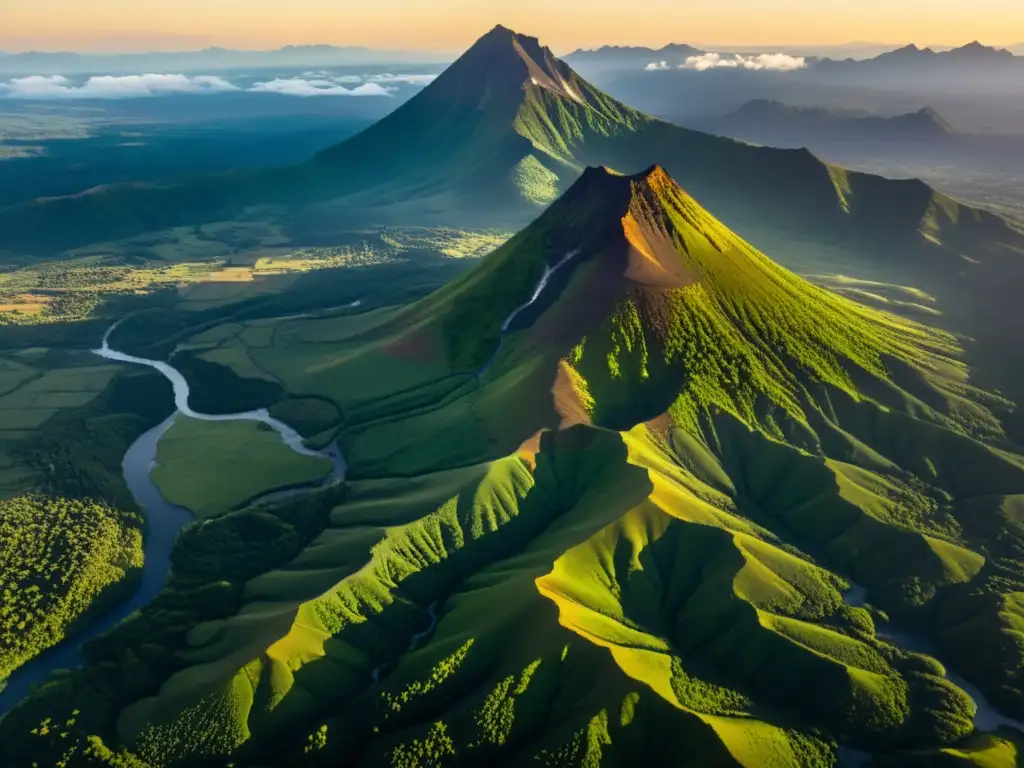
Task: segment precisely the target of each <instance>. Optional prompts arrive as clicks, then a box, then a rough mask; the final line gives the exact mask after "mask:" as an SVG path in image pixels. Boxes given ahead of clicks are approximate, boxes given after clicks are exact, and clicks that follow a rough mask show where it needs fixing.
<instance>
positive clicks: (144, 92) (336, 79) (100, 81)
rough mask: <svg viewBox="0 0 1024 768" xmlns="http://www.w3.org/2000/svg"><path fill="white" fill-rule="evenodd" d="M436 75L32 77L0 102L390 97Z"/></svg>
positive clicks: (16, 83) (2, 90)
mask: <svg viewBox="0 0 1024 768" xmlns="http://www.w3.org/2000/svg"><path fill="white" fill-rule="evenodd" d="M435 77H436V75H419V74H407V75H394V74H390V73H377V74H371V75H363V76H360V75H337V76H335V75H331V74H330V73H328V72H326V71H322V70H318V71H311V72H305V73H303V76H302V77H284V78H275V79H273V80H266V81H261V82H256V83H251V84H246V83H245V82H244V81H243V82H242V85H237V84H236V83H232V82H230V81H229V80H227V79H225V78H223V77H217V76H214V75H196V76H188V75H157V74H149V75H120V76H115V75H99V76H95V77H90V78H89V79H88V80H85V81H84V82H83V81H81V80H79V81H77V82H76V81H73V80H71V79H69V78H67V77H63V76H61V75H33V76H31V77H18V78H13V79H11V80H8V81H7V82H0V99H3V98H8V99H34V100H50V101H52V100H58V99H139V98H149V97H154V96H167V95H172V94H216V93H228V92H250V93H277V94H281V95H284V96H302V97H306V96H391V95H392V92H393V91H396V90H397V89H398V87H399V86H402V85H411V86H425V85H428V84H429V83H430V82H431V81H433V80H434V78H435Z"/></svg>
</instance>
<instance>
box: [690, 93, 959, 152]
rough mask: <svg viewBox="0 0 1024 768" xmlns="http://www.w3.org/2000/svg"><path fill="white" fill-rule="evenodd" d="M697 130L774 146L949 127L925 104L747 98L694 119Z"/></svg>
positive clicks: (906, 135)
mask: <svg viewBox="0 0 1024 768" xmlns="http://www.w3.org/2000/svg"><path fill="white" fill-rule="evenodd" d="M693 127H698V128H700V129H701V130H706V131H709V132H711V133H717V134H719V135H722V136H731V137H733V138H737V139H744V140H747V141H756V142H758V143H762V144H772V145H778V146H792V145H793V144H794V142H799V143H800V144H801V145H802V146H813V145H814V144H815V143H817V142H822V141H869V140H872V139H877V140H886V141H901V140H902V141H927V140H934V139H943V138H947V137H949V136H950V135H951V134H953V133H955V131H954V129H953V127H952V126H951V125H950V124H949V123H948V122H947V121H946V120H945V119H944V118H943V117H942V116H941V115H939V113H938V112H936V111H935V110H934V109H932V108H931V107H925V108H923V109H920V110H918V111H917V112H911V113H909V114H905V115H897V116H895V117H879V116H877V115H869V114H864V113H862V112H853V111H843V110H832V109H825V108H822V107H795V106H791V105H789V104H784V103H782V102H780V101H774V100H769V99H753V100H751V101H748V102H747V103H746V104H744V105H743V106H741V107H740V108H739V109H737V110H736V111H734V112H730V113H729V114H727V115H724V116H722V117H718V118H713V119H710V120H708V121H706V122H701V123H699V124H695V125H694V126H693Z"/></svg>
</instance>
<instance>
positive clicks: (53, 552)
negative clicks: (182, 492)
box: [0, 493, 143, 680]
mask: <svg viewBox="0 0 1024 768" xmlns="http://www.w3.org/2000/svg"><path fill="white" fill-rule="evenodd" d="M142 561H143V551H142V519H141V517H140V516H139V515H138V514H137V513H134V512H125V511H122V510H119V509H117V508H115V507H113V506H110V505H109V504H106V503H104V502H102V501H97V500H81V499H73V498H66V497H54V496H45V495H42V494H38V493H30V494H25V495H22V496H18V497H16V498H13V499H6V500H3V501H0V597H2V600H0V680H2V679H4V678H6V677H8V676H9V675H10V674H11V673H12V672H13V671H14V670H15V669H16V668H17V667H19V666H20V665H21V664H23V663H24V662H25V661H27V660H28V659H31V658H33V657H35V656H36V655H38V654H40V653H42V652H43V651H44V650H46V649H47V648H49V647H50V646H53V645H56V644H57V643H59V642H60V641H61V640H62V639H63V638H64V636H65V635H66V634H67V633H68V631H69V630H70V629H71V628H72V627H73V625H74V624H75V623H76V622H78V621H80V620H81V619H82V618H83V617H84V616H85V615H86V613H87V612H89V611H90V610H97V611H98V610H102V608H103V607H104V605H105V604H106V602H107V601H106V600H101V601H99V602H98V601H97V599H98V598H101V597H103V596H108V595H107V593H108V591H109V590H110V589H111V588H114V587H115V586H116V585H118V584H119V583H120V582H121V581H122V580H124V579H125V578H126V577H128V576H130V575H137V574H138V572H139V569H141V568H142ZM129 586H130V585H129ZM115 591H116V592H117V593H118V595H120V590H115ZM108 597H109V596H108Z"/></svg>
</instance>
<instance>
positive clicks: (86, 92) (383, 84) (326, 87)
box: [0, 0, 436, 100]
mask: <svg viewBox="0 0 1024 768" xmlns="http://www.w3.org/2000/svg"><path fill="white" fill-rule="evenodd" d="M2 1H3V0H0V2H2ZM435 77H436V76H435V75H417V74H411V75H393V74H390V73H381V74H375V75H366V76H359V75H336V76H335V75H331V74H330V73H328V72H325V71H322V70H316V71H310V72H308V73H306V76H304V77H289V78H276V79H274V80H267V81H262V82H257V83H255V84H253V85H251V86H249V87H247V88H245V89H244V90H246V91H253V92H256V93H280V94H284V95H287V96H390V95H391V92H392V91H394V90H395V86H397V85H399V84H408V85H427V84H428V83H430V82H431V81H432V80H434V78H435ZM241 90H243V89H242V88H240V87H239V86H237V85H234V84H232V83H231V82H229V81H228V80H225V79H224V78H222V77H216V76H213V75H196V76H191V77H190V76H187V75H157V74H148V75H97V76H94V77H90V78H89V79H88V80H85V81H84V82H83V81H82V80H77V81H74V80H71V79H69V78H67V77H64V76H62V75H33V76H31V77H19V78H14V79H12V80H8V81H6V82H3V81H0V98H9V99H38V100H55V99H137V98H144V97H151V96H164V95H169V94H185V93H193V94H207V93H225V92H228V91H241Z"/></svg>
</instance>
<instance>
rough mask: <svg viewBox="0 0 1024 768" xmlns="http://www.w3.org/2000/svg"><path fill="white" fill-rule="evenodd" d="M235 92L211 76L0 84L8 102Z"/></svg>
mask: <svg viewBox="0 0 1024 768" xmlns="http://www.w3.org/2000/svg"><path fill="white" fill-rule="evenodd" d="M237 90H238V87H237V86H235V85H232V84H231V83H229V82H228V81H227V80H225V79H224V78H222V77H215V76H212V75H197V76H195V77H187V76H186V75H156V74H149V75H124V76H113V75H99V76H95V77H90V78H89V79H88V80H86V81H85V82H84V83H82V84H81V85H75V84H74V83H73V82H72V81H71V80H69V79H68V78H66V77H63V76H61V75H51V76H45V75H32V76H30V77H17V78H14V79H13V80H9V81H8V82H6V83H0V96H5V97H7V98H9V99H51V100H52V99H137V98H145V97H149V96H162V95H166V94H172V93H224V92H225V91H237Z"/></svg>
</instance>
